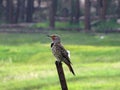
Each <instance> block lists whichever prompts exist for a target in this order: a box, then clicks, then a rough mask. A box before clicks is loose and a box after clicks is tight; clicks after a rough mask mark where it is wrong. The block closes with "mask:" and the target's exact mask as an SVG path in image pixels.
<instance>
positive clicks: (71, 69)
mask: <svg viewBox="0 0 120 90" xmlns="http://www.w3.org/2000/svg"><path fill="white" fill-rule="evenodd" d="M68 67H69V70H70V72H72V74H73V75H75V73H74V70H73V68H72V66H71V65H70V64H69V65H68Z"/></svg>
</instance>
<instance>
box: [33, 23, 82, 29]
mask: <svg viewBox="0 0 120 90" xmlns="http://www.w3.org/2000/svg"><path fill="white" fill-rule="evenodd" d="M55 25H56V28H84V23H83V22H80V23H79V24H70V23H69V22H56V23H55ZM32 27H35V28H48V27H49V23H48V22H40V23H36V24H34V25H33V26H32Z"/></svg>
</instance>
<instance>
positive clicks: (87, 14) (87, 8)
mask: <svg viewBox="0 0 120 90" xmlns="http://www.w3.org/2000/svg"><path fill="white" fill-rule="evenodd" d="M90 29H91V25H90V0H85V30H86V31H89V30H90Z"/></svg>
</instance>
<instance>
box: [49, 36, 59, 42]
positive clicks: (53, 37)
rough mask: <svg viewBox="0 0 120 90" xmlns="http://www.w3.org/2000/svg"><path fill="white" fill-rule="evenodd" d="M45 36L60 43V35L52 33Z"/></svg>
mask: <svg viewBox="0 0 120 90" xmlns="http://www.w3.org/2000/svg"><path fill="white" fill-rule="evenodd" d="M47 36H48V37H50V38H51V39H52V41H53V42H54V43H60V37H59V36H58V35H56V34H53V35H47Z"/></svg>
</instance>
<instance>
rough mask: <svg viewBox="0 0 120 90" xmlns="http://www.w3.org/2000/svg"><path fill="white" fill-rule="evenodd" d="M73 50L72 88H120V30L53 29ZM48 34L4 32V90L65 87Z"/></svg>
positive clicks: (0, 58) (0, 64)
mask: <svg viewBox="0 0 120 90" xmlns="http://www.w3.org/2000/svg"><path fill="white" fill-rule="evenodd" d="M48 33H51V34H52V33H57V34H59V35H60V36H61V38H62V43H63V44H64V46H65V48H66V49H68V50H70V52H71V62H72V63H73V68H74V70H75V73H76V76H73V75H72V73H70V72H69V70H68V67H67V66H66V65H65V64H63V67H64V71H65V76H66V80H67V84H68V88H69V90H120V34H117V33H116V34H103V33H95V34H93V33H89V34H88V33H81V32H76V31H72V32H68V31H59V30H58V31H54V30H53V31H49V32H48ZM50 42H51V40H50V39H49V38H48V37H46V35H45V34H40V33H37V34H12V33H11V34H8V33H1V34H0V90H61V88H60V84H59V79H58V75H57V72H56V67H55V64H54V62H55V58H54V57H53V55H52V53H51V49H50Z"/></svg>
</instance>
